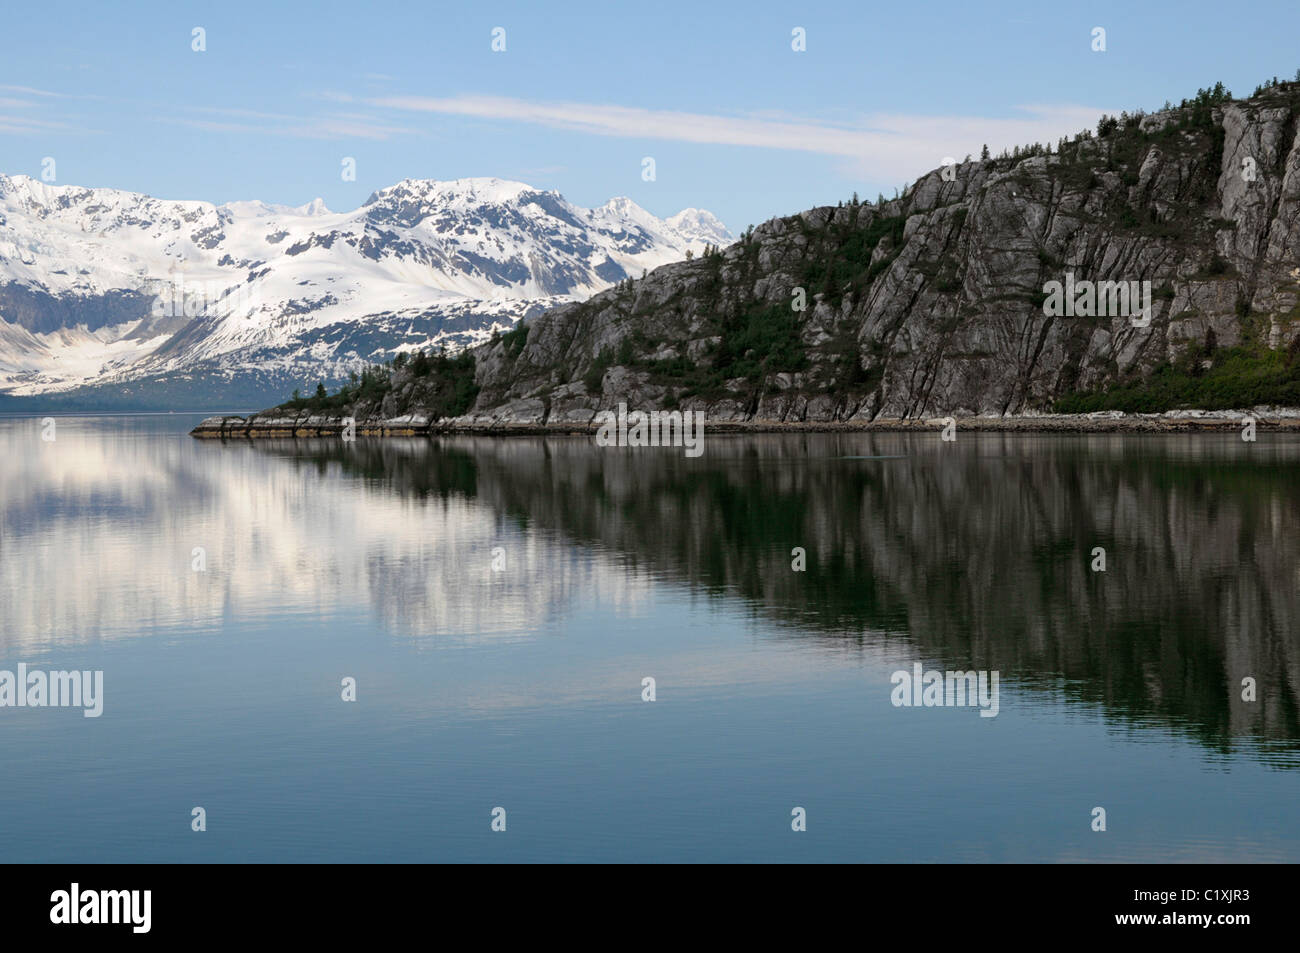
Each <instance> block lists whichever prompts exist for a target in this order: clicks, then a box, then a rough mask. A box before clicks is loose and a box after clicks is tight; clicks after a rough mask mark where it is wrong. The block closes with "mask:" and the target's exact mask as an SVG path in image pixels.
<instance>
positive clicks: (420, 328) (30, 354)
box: [0, 175, 733, 399]
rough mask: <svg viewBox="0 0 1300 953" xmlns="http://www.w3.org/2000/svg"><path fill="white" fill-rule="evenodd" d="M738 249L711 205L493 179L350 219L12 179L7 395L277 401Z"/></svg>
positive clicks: (418, 187) (5, 223) (382, 196)
mask: <svg viewBox="0 0 1300 953" xmlns="http://www.w3.org/2000/svg"><path fill="white" fill-rule="evenodd" d="M732 240H733V239H732V236H731V234H730V233H729V232H728V231H727V229H726V228H725V227H724V226H723V224H722V223H721V222H719V221H718V220H717V219H716V218H715V217H714V216H712V215H711V214H709V213H708V212H704V211H701V210H698V209H685V210H684V211H682V212H680V213H678V214H677V215H674V216H672V217H671V218H669V219H666V220H664V219H659V218H656V217H655V216H653V215H651V214H650V213H649V212H647V211H645V210H644V209H642V208H641V207H639V206H638V205H637V204H636V203H634V202H633V201H631V200H630V199H627V198H615V199H611V200H610V201H609V202H607V203H606V204H605V205H603V206H601V207H599V208H594V209H587V208H580V207H578V206H575V205H573V204H571V203H570V202H568V201H566V200H565V199H564V197H563V196H561V195H560V194H559V193H558V192H554V191H550V192H543V191H540V190H538V189H534V188H532V187H531V186H528V185H525V184H523V183H521V182H509V181H504V180H501V179H491V178H478V179H457V180H454V181H449V182H437V181H430V180H416V179H405V180H403V181H401V182H399V183H397V184H396V185H394V186H391V187H389V188H386V189H383V190H381V191H379V192H376V193H375V194H373V195H371V196H370V198H369V199H368V200H367V201H366V203H365V204H364V205H362V206H361V207H360V208H358V209H356V210H354V211H351V212H341V213H340V212H331V211H330V210H329V209H327V208H326V207H325V204H324V203H323V202H322V201H321V200H320V199H317V200H315V201H313V202H311V203H308V204H307V205H304V206H300V207H297V208H290V207H287V206H280V205H269V204H266V203H263V202H255V201H254V202H232V203H229V204H227V205H221V206H216V205H212V204H209V203H207V202H197V201H170V200H161V199H155V198H151V197H149V196H146V195H141V194H138V193H134V192H125V191H119V190H116V189H87V188H78V187H74V186H57V185H47V184H45V183H42V182H39V181H37V180H34V179H31V178H29V177H27V176H13V177H7V176H4V175H0V393H8V394H10V395H34V394H50V393H54V392H67V391H73V390H79V389H84V388H86V387H92V388H101V389H102V388H105V387H107V388H111V389H113V390H114V391H115V392H116V391H120V390H121V389H122V388H124V387H125V388H126V389H127V390H134V391H136V392H137V393H138V392H140V391H141V389H142V388H141V387H140V384H141V382H144V381H155V382H167V381H170V382H172V383H173V384H176V383H177V382H186V381H188V382H191V383H192V384H193V386H194V387H195V388H198V389H199V390H200V392H210V390H211V386H212V382H213V381H214V380H215V381H221V380H224V381H233V380H236V379H243V380H246V381H250V382H254V381H255V382H258V387H259V388H260V389H263V390H266V392H267V393H268V394H270V393H277V394H282V393H284V388H285V387H286V386H288V387H289V388H290V389H292V386H294V385H296V384H301V383H314V382H315V381H316V380H319V379H324V380H326V381H333V380H338V379H340V378H342V377H345V376H346V374H347V372H348V371H349V370H351V369H353V368H355V367H356V366H357V365H359V364H362V363H366V362H373V361H379V360H383V359H385V358H387V357H390V356H391V355H392V354H393V353H394V352H395V351H397V350H400V349H410V348H415V347H437V346H439V345H445V346H447V347H448V348H449V349H452V350H454V349H456V348H458V347H463V346H465V345H467V344H471V343H474V342H475V341H477V340H479V339H481V338H483V337H485V336H487V335H489V334H490V333H491V332H492V331H493V330H494V329H497V328H505V327H508V326H510V325H512V324H513V323H514V322H515V321H517V320H518V319H519V318H521V317H526V316H529V315H531V314H534V313H538V312H540V311H542V310H544V309H545V308H547V307H550V306H552V305H555V304H558V303H560V302H563V301H568V300H573V299H575V298H585V297H587V296H589V295H591V294H594V293H595V292H597V291H599V290H601V289H603V288H606V287H608V286H609V285H611V284H613V283H615V282H617V281H619V280H621V279H623V278H626V277H628V276H630V275H636V276H639V275H640V274H641V273H642V272H643V271H646V270H649V269H653V268H656V267H658V266H659V265H662V264H665V263H667V262H670V261H676V260H679V259H681V258H684V257H685V256H686V254H687V252H688V251H691V252H694V253H697V254H698V253H699V252H700V251H701V250H703V248H704V246H705V244H715V245H726V244H728V243H730V242H731V241H732ZM184 391H185V387H183V386H182V387H180V392H182V393H183V392H184ZM168 393H169V394H170V397H169V398H168V399H175V397H176V394H177V389H176V388H174V387H173V388H172V389H171V390H170V391H169V392H168Z"/></svg>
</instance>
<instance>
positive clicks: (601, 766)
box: [0, 416, 1300, 862]
mask: <svg viewBox="0 0 1300 953" xmlns="http://www.w3.org/2000/svg"><path fill="white" fill-rule="evenodd" d="M196 421H197V418H191V417H181V416H176V417H166V418H125V419H68V418H61V419H60V420H59V421H58V429H57V439H56V440H55V441H54V442H52V443H47V442H43V441H42V440H41V426H40V424H39V422H38V421H35V420H12V419H11V420H3V421H0V669H8V670H16V666H17V664H18V663H20V662H24V663H27V665H28V666H29V668H33V669H35V668H39V669H70V668H76V669H90V670H95V669H100V670H103V672H104V681H105V688H104V694H105V699H104V712H103V715H102V717H100V718H98V719H88V718H84V717H83V716H82V714H81V712H80V710H78V709H54V708H44V709H33V708H21V709H20V708H0V764H2V765H3V769H2V771H0V860H3V861H73V862H81V861H137V860H138V861H144V860H148V861H269V860H306V861H361V860H381V861H382V860H390V861H445V860H456V861H464V860H471V861H497V860H500V861H504V860H526V861H531V860H626V861H656V860H688V861H691V860H735V861H749V860H838V861H854V860H877V861H942V860H959V861H965V860H970V861H1100V860H1125V861H1127V860H1134V861H1137V860H1141V861H1219V860H1231V861H1260V860H1288V861H1300V812H1298V810H1297V805H1298V804H1300V799H1297V791H1298V786H1297V782H1298V781H1300V717H1298V715H1297V711H1298V709H1300V479H1297V474H1298V473H1300V441H1297V440H1296V439H1294V438H1288V437H1281V436H1275V435H1270V434H1261V435H1260V436H1259V440H1258V442H1256V443H1254V444H1247V443H1243V442H1242V441H1241V440H1240V439H1239V438H1237V437H1236V436H1235V435H1227V436H1222V437H1220V436H1199V437H1183V436H1169V437H1159V438H1153V437H1146V438H1134V437H1114V436H1091V437H1051V436H998V435H990V436H982V437H981V436H975V435H970V434H962V435H959V438H958V440H957V442H956V443H955V444H943V443H941V442H940V441H939V439H938V437H937V435H924V436H904V435H872V436H852V437H847V436H815V435H807V436H779V437H778V436H772V437H721V436H713V435H710V436H709V437H708V438H707V440H706V452H705V454H704V456H702V457H700V458H698V459H687V458H685V457H684V456H683V454H682V453H681V451H680V450H669V449H653V450H652V449H642V450H635V449H633V450H627V449H607V448H598V447H595V446H593V444H592V442H591V441H589V440H587V439H583V438H563V439H511V440H489V439H470V438H458V439H444V440H437V441H425V440H410V441H400V440H394V441H387V442H373V441H371V442H367V441H364V440H363V441H359V442H357V443H355V444H353V445H350V446H344V445H342V444H339V443H324V442H320V443H317V442H300V443H297V444H295V443H293V442H274V443H265V444H264V443H258V444H248V443H230V444H226V445H221V444H217V443H206V442H198V441H194V440H192V439H190V438H189V437H188V436H186V431H187V430H188V428H189V427H191V426H192V425H193V424H194V423H195V422H196ZM195 547H202V548H203V550H205V552H206V571H204V572H196V571H193V566H192V564H193V560H194V556H193V553H194V549H195ZM498 547H499V548H500V550H502V552H498V553H496V554H495V558H496V559H497V561H498V564H499V565H500V564H501V562H502V560H503V568H502V570H501V571H494V569H493V562H494V552H493V551H494V549H497V548H498ZM794 547H803V548H804V549H805V550H806V553H807V570H806V571H805V572H794V571H792V569H791V550H792V549H793V548H794ZM1094 547H1104V548H1105V550H1106V559H1107V569H1106V572H1104V573H1101V572H1093V571H1091V569H1090V563H1091V561H1092V556H1091V551H1092V549H1093V548H1094ZM916 661H920V662H922V663H924V666H925V668H926V669H931V668H936V669H984V670H996V671H998V672H999V673H1000V704H999V708H1000V710H999V713H998V715H997V717H994V718H981V717H979V714H978V709H977V708H971V707H966V708H937V707H929V708H927V707H913V708H905V707H895V706H894V705H893V704H892V703H891V700H890V696H891V692H892V690H893V686H892V685H891V681H890V676H891V673H893V672H894V671H895V670H897V669H907V670H910V669H911V666H912V664H913V662H916ZM647 676H650V677H653V678H654V679H655V680H656V691H657V700H655V701H654V702H644V701H642V679H643V678H644V677H647ZM1248 676H1249V677H1253V678H1255V679H1256V681H1257V686H1258V688H1257V693H1258V700H1257V701H1255V702H1253V703H1250V702H1243V701H1241V699H1240V693H1241V688H1240V685H1241V680H1242V678H1244V677H1248ZM345 677H352V678H355V679H356V681H357V700H356V701H355V702H345V701H343V700H342V698H341V697H340V695H341V687H340V684H341V680H342V679H343V678H345ZM195 806H202V807H203V808H204V809H205V810H206V812H207V830H206V831H205V832H202V833H195V832H193V831H191V829H190V821H191V809H192V808H193V807H195ZM497 806H502V807H504V808H506V810H507V830H506V832H505V833H504V834H502V833H494V832H493V831H492V830H491V827H490V826H491V820H492V818H491V811H492V809H493V808H494V807H497ZM796 806H799V807H803V808H805V809H806V811H807V830H806V832H802V833H796V832H793V831H792V830H791V811H792V809H793V808H794V807H796ZM1097 806H1101V807H1104V808H1105V809H1106V811H1107V830H1106V831H1105V832H1104V833H1096V832H1093V831H1092V830H1091V822H1092V814H1091V812H1092V809H1093V808H1094V807H1097Z"/></svg>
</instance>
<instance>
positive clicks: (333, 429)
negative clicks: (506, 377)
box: [190, 408, 1300, 440]
mask: <svg viewBox="0 0 1300 953" xmlns="http://www.w3.org/2000/svg"><path fill="white" fill-rule="evenodd" d="M1247 418H1253V419H1254V420H1255V426H1256V429H1257V430H1260V431H1284V432H1296V433H1300V409H1295V408H1285V409H1276V408H1268V409H1263V408H1261V409H1258V410H1256V411H1251V412H1247V411H1195V410H1193V411H1169V412H1166V413H1162V414H1124V413H1119V412H1104V413H1095V414H1024V415H1016V416H1005V417H996V416H983V417H951V418H944V417H935V418H924V419H921V418H916V419H879V418H878V419H876V420H822V421H815V420H807V421H780V420H760V419H750V420H712V419H708V420H706V421H705V428H706V430H707V431H708V432H710V433H855V432H861V433H870V432H900V431H921V430H927V431H928V430H938V429H941V428H943V427H944V426H945V425H946V424H947V423H948V421H949V420H952V421H954V422H955V424H956V428H957V430H958V431H959V432H960V431H985V432H1000V433H1008V432H1011V433H1015V432H1019V433H1227V432H1232V433H1240V432H1241V431H1242V429H1243V427H1244V426H1245V421H1246V419H1247ZM344 421H345V418H342V417H331V416H324V415H320V414H307V413H304V414H294V415H285V414H279V415H269V414H252V415H250V416H248V417H237V416H231V417H209V418H207V419H206V420H204V421H203V422H201V423H200V424H199V425H198V426H197V427H195V428H194V429H193V430H192V431H190V436H192V437H197V438H200V439H210V440H212V439H215V440H234V439H258V438H303V439H310V438H320V437H341V436H342V435H343V433H344V430H345V422H344ZM597 429H598V428H597V424H596V423H595V422H594V420H592V421H587V422H582V421H574V420H565V421H558V422H554V423H537V422H532V421H519V420H510V419H501V418H496V419H484V418H482V417H473V418H464V417H460V418H450V419H442V420H432V421H431V420H430V419H428V418H427V417H422V416H419V415H414V414H413V415H407V416H402V417H391V418H387V419H369V420H358V421H356V423H355V434H356V435H357V436H360V437H422V436H439V435H454V434H474V435H478V436H485V435H486V436H501V437H506V436H530V435H531V436H537V435H547V434H550V435H565V434H572V435H594V434H595V433H596V430H597Z"/></svg>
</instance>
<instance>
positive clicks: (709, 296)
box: [298, 83, 1300, 428]
mask: <svg viewBox="0 0 1300 953" xmlns="http://www.w3.org/2000/svg"><path fill="white" fill-rule="evenodd" d="M1297 117H1300V84H1293V83H1282V84H1272V85H1269V86H1266V87H1265V88H1262V89H1260V90H1257V91H1256V94H1255V95H1254V96H1252V97H1251V98H1250V99H1247V100H1233V99H1232V98H1231V96H1230V94H1229V93H1227V92H1226V91H1224V90H1222V88H1221V87H1218V88H1215V89H1213V90H1203V91H1201V92H1200V93H1198V95H1197V97H1196V98H1194V99H1192V100H1188V101H1184V103H1183V104H1182V105H1181V106H1178V107H1171V108H1168V109H1165V110H1162V111H1160V112H1156V113H1152V114H1143V113H1137V114H1135V115H1131V116H1130V115H1128V114H1124V115H1123V116H1121V117H1114V118H1112V117H1106V118H1105V119H1103V121H1102V122H1101V123H1100V124H1099V126H1098V128H1097V130H1096V132H1095V133H1094V132H1085V133H1081V134H1080V135H1079V136H1078V137H1076V138H1075V139H1073V140H1068V141H1067V140H1062V141H1061V142H1059V143H1057V144H1054V145H1052V146H1046V147H1044V146H1030V147H1027V148H1026V149H1024V150H1023V152H1022V151H1021V150H1020V149H1017V150H1016V151H1015V152H1014V153H1012V154H1011V155H1004V156H1002V157H991V158H983V159H978V160H970V159H967V160H966V161H964V162H961V163H957V164H954V165H951V166H947V167H945V168H940V169H936V170H934V171H933V172H931V173H929V174H928V175H925V176H923V177H922V178H921V179H919V180H918V181H917V182H916V183H914V184H913V185H912V186H910V187H909V188H908V189H906V190H905V191H904V193H903V195H901V196H900V197H897V198H895V199H892V200H881V201H878V202H875V203H859V202H857V201H856V199H855V200H854V201H851V202H849V203H847V204H843V203H842V204H840V205H838V206H826V207H820V208H814V209H810V210H808V211H806V212H803V213H801V214H798V215H793V216H788V217H783V218H776V219H772V220H771V221H769V222H766V223H764V224H763V225H760V226H758V227H757V228H755V229H753V230H752V231H750V232H748V233H746V235H745V236H744V237H743V238H742V239H741V240H740V241H738V242H736V243H735V244H732V245H730V246H729V247H727V248H724V249H721V250H716V249H711V250H710V251H709V252H708V253H706V254H704V255H703V256H701V257H698V258H693V259H692V260H688V261H684V262H678V263H675V264H669V265H665V266H663V267H660V268H658V269H656V270H654V271H653V272H651V273H650V274H648V275H647V276H646V277H644V278H641V279H637V280H628V281H623V282H620V283H619V284H618V285H617V286H615V287H614V288H611V289H609V290H607V291H605V292H602V293H600V294H597V295H595V296H594V297H592V298H590V299H589V300H587V301H584V302H582V303H579V304H569V305H564V306H562V307H559V308H556V309H553V310H551V311H548V312H546V313H545V314H542V315H540V316H538V317H536V318H533V319H530V320H529V321H528V322H527V323H526V324H523V325H521V326H520V327H519V328H518V329H516V330H515V331H514V332H511V333H510V334H507V335H503V336H500V337H498V338H496V339H494V340H493V341H491V342H489V343H487V344H484V345H482V346H480V347H479V348H478V349H476V351H475V352H474V356H475V365H474V368H473V385H474V387H473V390H472V394H473V396H472V400H471V401H467V406H465V407H455V408H454V413H451V414H448V413H442V414H438V413H435V414H432V415H429V414H428V411H427V409H426V408H424V407H423V406H422V404H421V395H422V393H424V392H425V391H426V390H427V387H426V386H425V385H422V384H421V382H420V380H419V379H418V377H417V376H413V375H411V374H410V373H409V369H408V368H398V369H397V371H396V372H395V373H394V374H393V375H392V379H391V381H390V385H389V387H388V388H387V389H386V391H385V393H384V394H382V395H373V399H370V400H358V399H356V396H357V395H356V394H355V393H353V394H352V395H348V394H344V395H342V397H343V398H345V399H344V400H343V401H342V402H341V403H342V404H346V405H347V407H346V409H344V410H339V409H338V405H337V404H336V408H335V410H334V411H330V412H331V413H339V412H346V411H347V410H350V411H352V412H353V413H355V415H356V416H357V417H358V419H367V418H370V419H374V418H378V417H383V418H390V417H394V416H399V415H409V414H415V415H417V417H419V416H426V417H427V416H433V417H435V418H436V417H439V416H442V417H447V416H454V417H455V418H456V419H455V421H454V424H455V425H456V426H468V427H475V428H479V427H488V428H492V427H500V426H520V425H522V426H529V425H548V426H556V425H572V426H577V427H581V426H584V425H585V424H587V423H589V422H590V420H591V418H592V417H593V415H594V414H595V413H596V412H597V411H598V410H600V409H604V408H610V407H614V406H616V405H617V404H619V403H620V402H623V403H626V404H627V405H628V406H629V408H633V409H652V408H674V407H676V408H680V409H683V410H686V409H701V410H704V411H706V413H707V414H708V417H709V419H710V420H712V421H718V422H723V421H732V422H737V421H750V422H765V421H766V422H773V423H790V422H806V423H808V422H835V421H846V422H851V421H883V420H911V419H918V418H926V417H934V416H940V415H953V416H957V417H974V416H980V415H998V416H1005V415H1023V414H1033V413H1042V412H1051V411H1053V410H1055V411H1062V410H1065V411H1095V410H1105V409H1118V410H1130V411H1132V410H1152V411H1162V410H1167V409H1169V408H1171V407H1187V406H1190V407H1200V408H1210V409H1212V408H1233V407H1235V408H1250V407H1256V406H1259V405H1261V404H1263V405H1270V404H1271V405H1286V406H1292V407H1295V406H1300V360H1295V359H1296V357H1297V356H1300V354H1298V352H1300V323H1298V319H1300V138H1298V130H1297ZM1053 282H1057V283H1061V284H1063V285H1064V286H1065V287H1066V288H1077V287H1082V286H1083V285H1086V284H1087V283H1089V282H1092V283H1095V286H1096V287H1097V289H1098V290H1099V291H1100V292H1101V293H1100V295H1099V298H1100V300H1098V301H1095V302H1089V303H1086V304H1085V302H1084V301H1083V298H1082V297H1081V298H1080V299H1079V301H1078V302H1071V304H1072V305H1077V306H1075V307H1069V306H1067V308H1066V312H1067V313H1060V312H1061V309H1060V308H1059V307H1055V308H1054V307H1053V306H1052V302H1051V301H1050V297H1051V292H1050V289H1051V288H1052V283H1053ZM1106 282H1115V283H1124V285H1123V287H1126V288H1127V287H1132V288H1133V290H1134V293H1135V297H1134V306H1135V307H1136V303H1137V302H1138V301H1139V300H1141V299H1140V296H1139V295H1138V291H1139V290H1140V289H1141V290H1144V291H1145V293H1146V295H1148V296H1149V298H1148V299H1147V300H1148V301H1149V305H1150V308H1149V312H1147V314H1146V315H1145V316H1137V315H1135V314H1134V312H1133V309H1130V310H1128V311H1125V309H1124V307H1123V302H1118V299H1117V298H1116V297H1115V296H1113V295H1112V297H1111V298H1110V299H1109V301H1108V302H1107V301H1106V292H1105V291H1104V290H1102V289H1104V288H1105V285H1104V284H1103V283H1106ZM1114 287H1120V286H1119V285H1116V286H1114ZM1117 302H1118V303H1119V305H1120V307H1119V308H1118V312H1119V313H1116V311H1117V309H1116V307H1115V305H1116V304H1117ZM1107 304H1109V305H1110V307H1109V308H1108V307H1107ZM298 407H299V409H310V408H309V407H307V408H304V407H303V402H299V405H298ZM319 409H323V408H319ZM449 422H450V421H449Z"/></svg>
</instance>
